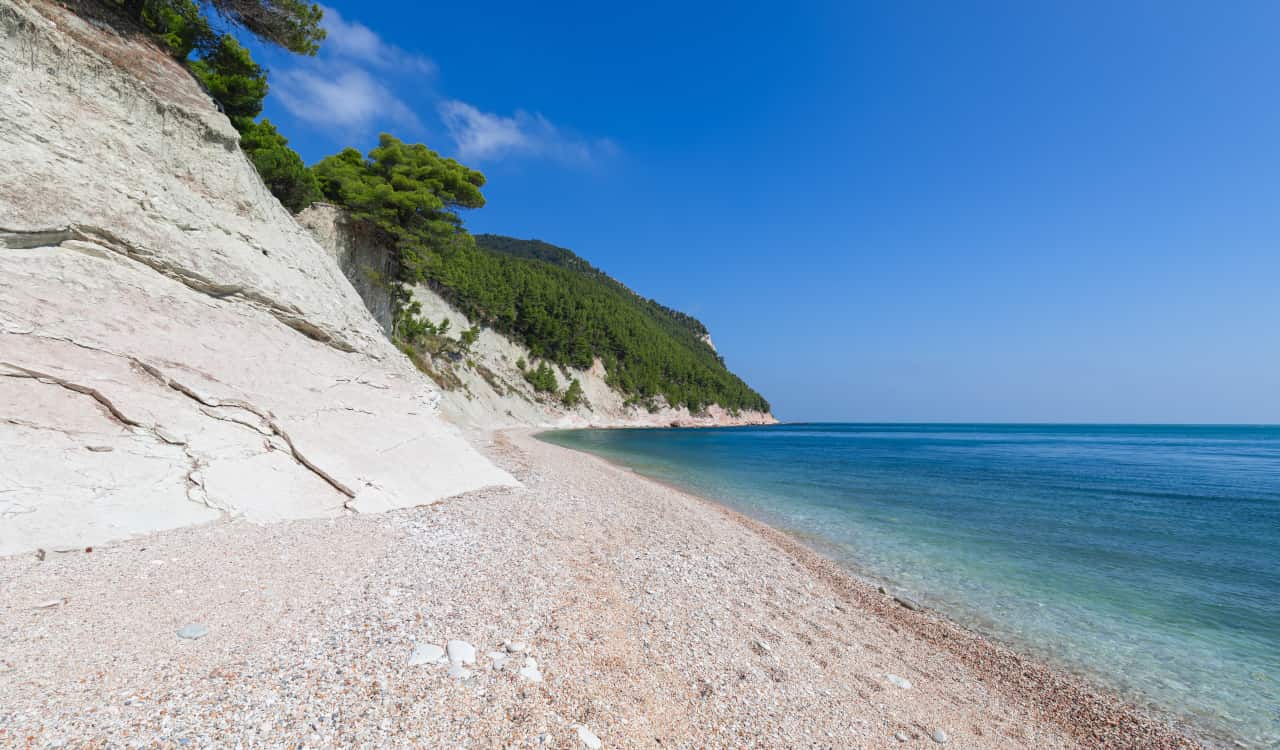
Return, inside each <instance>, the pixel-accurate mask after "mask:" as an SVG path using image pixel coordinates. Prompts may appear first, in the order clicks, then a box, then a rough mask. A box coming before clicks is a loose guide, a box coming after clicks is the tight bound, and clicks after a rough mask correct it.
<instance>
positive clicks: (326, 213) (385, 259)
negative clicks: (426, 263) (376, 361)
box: [297, 203, 397, 338]
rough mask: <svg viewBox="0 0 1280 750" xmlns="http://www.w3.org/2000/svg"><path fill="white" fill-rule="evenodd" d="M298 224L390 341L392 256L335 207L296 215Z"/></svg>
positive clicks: (318, 205)
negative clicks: (329, 258) (347, 284)
mask: <svg viewBox="0 0 1280 750" xmlns="http://www.w3.org/2000/svg"><path fill="white" fill-rule="evenodd" d="M297 220H298V224H300V225H302V226H303V227H304V228H306V229H307V230H308V231H310V232H311V235H312V236H313V237H315V239H316V241H317V242H319V243H320V246H321V247H323V248H324V250H325V252H326V253H328V254H329V257H331V258H333V260H334V262H335V263H337V264H338V268H340V269H342V273H343V275H344V276H346V277H347V280H348V281H350V282H351V286H352V287H354V288H355V290H356V293H357V294H359V295H360V299H361V300H363V301H364V305H365V307H366V308H368V310H369V313H370V314H371V315H373V319H374V320H376V321H378V325H379V327H381V328H382V332H383V335H385V336H387V337H388V338H390V336H391V326H392V322H393V321H392V315H393V310H392V303H391V293H390V291H389V288H388V286H387V285H388V283H389V282H391V281H394V280H395V278H396V272H397V268H396V263H395V261H394V259H393V258H394V256H393V255H392V254H391V253H389V252H387V248H386V246H385V245H384V244H382V243H380V242H379V241H378V239H377V238H375V237H374V236H372V233H371V232H370V231H369V230H368V229H366V228H364V227H362V226H361V225H360V224H358V223H356V222H353V221H351V220H350V219H349V218H348V217H347V215H346V213H345V212H344V211H342V209H340V208H338V207H337V206H334V205H331V204H328V203H316V204H314V205H313V206H311V207H310V208H308V209H307V210H305V211H303V212H302V213H300V214H298V216H297Z"/></svg>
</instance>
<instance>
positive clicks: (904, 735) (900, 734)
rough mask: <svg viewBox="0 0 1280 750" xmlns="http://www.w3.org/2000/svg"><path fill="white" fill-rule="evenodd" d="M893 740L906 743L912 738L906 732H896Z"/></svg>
mask: <svg viewBox="0 0 1280 750" xmlns="http://www.w3.org/2000/svg"><path fill="white" fill-rule="evenodd" d="M893 738H894V739H895V740H897V741H898V742H906V741H907V740H909V739H911V738H910V737H908V736H907V733H906V732H894V734H893Z"/></svg>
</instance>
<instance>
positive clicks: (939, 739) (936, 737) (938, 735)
mask: <svg viewBox="0 0 1280 750" xmlns="http://www.w3.org/2000/svg"><path fill="white" fill-rule="evenodd" d="M929 736H930V737H931V738H933V741H934V742H936V743H938V744H939V745H941V744H943V743H945V742H946V741H947V740H948V739H949V738H948V737H947V733H946V731H945V730H943V729H942V728H938V729H934V730H933V731H932V732H930V733H929Z"/></svg>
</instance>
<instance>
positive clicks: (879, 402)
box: [257, 0, 1280, 423]
mask: <svg viewBox="0 0 1280 750" xmlns="http://www.w3.org/2000/svg"><path fill="white" fill-rule="evenodd" d="M330 2H331V5H330V8H331V10H330V12H329V14H328V22H327V25H328V27H329V29H330V39H329V40H328V42H326V45H325V48H324V49H323V51H322V52H321V54H320V55H319V56H318V57H317V58H314V59H308V58H299V57H296V56H290V55H287V54H282V53H276V52H270V51H266V50H260V51H258V53H257V54H258V56H259V58H260V59H264V60H265V61H266V62H267V64H268V65H269V66H270V68H271V71H272V93H271V96H269V97H268V101H267V110H266V114H267V116H268V117H270V118H271V119H272V120H273V121H275V122H276V123H277V125H279V126H280V128H281V130H282V131H283V132H284V133H285V134H286V135H287V136H288V137H289V138H290V139H291V142H292V143H293V145H294V146H295V147H296V148H297V149H298V150H299V151H300V152H301V153H302V154H303V157H304V158H305V159H307V160H308V162H311V161H314V160H317V159H319V158H321V157H323V156H324V155H326V154H329V153H332V152H335V151H337V150H339V149H340V148H341V147H343V146H347V145H351V146H355V147H357V148H360V149H361V150H367V149H368V148H370V147H371V146H372V145H373V144H374V143H375V141H376V137H377V134H378V133H379V132H381V131H388V132H392V133H395V134H397V135H399V136H400V137H402V138H404V139H406V140H413V141H422V142H424V143H427V144H428V145H430V146H431V147H432V148H434V149H436V150H437V151H440V152H442V153H445V154H447V155H451V156H455V157H457V158H459V159H460V160H462V161H463V162H464V163H467V164H469V165H471V166H475V167H477V168H479V169H481V170H482V171H484V172H485V174H486V175H487V176H488V178H489V184H488V186H487V188H486V190H485V193H486V196H487V198H488V202H489V204H488V206H486V207H485V208H483V209H481V210H478V211H475V212H471V213H469V214H468V215H467V217H466V220H467V224H468V226H469V227H470V228H471V229H472V230H473V231H477V232H498V233H503V234H509V235H513V236H517V237H536V238H539V239H543V240H546V241H549V242H553V243H555V244H559V245H563V246H566V247H569V248H572V249H573V250H575V251H577V252H579V253H580V254H581V255H583V256H584V257H586V258H587V259H588V260H590V261H591V262H593V263H595V264H596V265H598V266H600V267H602V268H604V269H605V270H606V271H608V272H610V273H611V274H612V275H614V276H616V277H617V278H619V279H621V280H622V281H624V282H625V283H627V284H629V285H630V286H632V287H633V288H634V289H636V290H637V291H639V292H641V293H642V294H645V295H648V296H652V297H655V298H657V299H658V300H660V301H662V302H664V303H666V304H669V305H671V306H673V307H676V308H679V309H682V310H685V311H687V312H690V313H692V314H694V315H696V316H698V317H699V318H701V319H702V320H703V321H704V322H705V323H706V324H707V325H708V327H709V328H710V329H711V331H712V335H713V337H714V338H715V340H716V343H717V345H718V346H719V347H720V349H721V352H722V353H723V354H724V355H725V357H726V359H727V361H728V363H729V365H730V366H731V367H732V368H733V369H734V370H735V371H736V372H738V373H740V374H741V375H742V376H743V377H744V378H746V379H747V381H748V382H750V383H751V384H753V385H754V386H756V387H757V388H758V389H759V390H761V391H762V392H763V393H764V394H765V395H766V397H768V398H769V399H770V400H771V401H772V402H773V404H774V406H775V411H776V413H777V414H778V416H779V417H780V418H783V419H793V420H821V419H827V420H913V421H914V420H991V421H1105V422H1128V421H1139V422H1268V423H1280V291H1278V287H1280V247H1278V244H1280V96H1278V95H1277V92H1280V45H1277V44H1276V43H1275V39H1276V33H1277V30H1278V29H1280V4H1276V3H1271V2H1257V3H1252V2H1233V3H1226V4H1223V3H1208V2H1198V3H1178V2H1127V3H1112V2H1097V3H1094V2H1074V3H1049V2H1043V3H1039V2H973V3H964V4H962V3H937V2H912V1H911V0H904V1H903V2H891V3H890V2H878V3H857V2H832V3H823V2H818V3H806V2H798V3H790V4H787V5H785V6H782V5H778V4H768V5H765V4H756V3H711V2H708V3H701V4H699V3H687V2H683V3H674V2H665V1H659V2H653V3H648V4H633V6H632V7H625V8H617V7H613V5H614V4H600V3H554V2H548V3H527V2H522V3H513V2H512V3H509V2H501V1H498V2H489V3H483V4H476V3H451V4H434V3H433V4H429V5H428V4H420V3H398V2H383V3H350V2H343V1H342V0H330Z"/></svg>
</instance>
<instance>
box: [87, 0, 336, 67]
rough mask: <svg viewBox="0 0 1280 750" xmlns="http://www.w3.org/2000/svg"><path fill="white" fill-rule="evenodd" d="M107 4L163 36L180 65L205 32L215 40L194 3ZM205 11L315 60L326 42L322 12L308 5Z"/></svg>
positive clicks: (260, 4) (219, 3) (254, 2)
mask: <svg viewBox="0 0 1280 750" xmlns="http://www.w3.org/2000/svg"><path fill="white" fill-rule="evenodd" d="M107 1H108V2H116V3H118V4H119V5H120V7H121V8H122V9H123V10H124V12H125V13H126V14H127V15H128V16H129V17H130V18H132V19H134V20H135V21H138V22H140V23H142V24H143V25H144V26H146V27H147V28H148V29H150V30H152V31H154V32H157V33H160V34H161V35H162V36H164V38H165V42H166V44H168V45H169V47H170V49H171V50H172V51H173V52H174V53H175V54H176V55H177V56H178V57H179V59H185V58H186V56H187V55H188V54H190V53H191V51H192V50H193V49H195V48H197V47H199V46H201V39H202V38H201V32H202V30H203V34H204V39H206V40H209V41H212V38H213V37H216V34H215V33H214V32H213V30H212V25H211V24H210V23H209V20H208V17H207V16H205V15H204V14H203V13H202V12H201V8H200V7H197V5H196V3H193V2H192V1H191V0H107ZM202 5H204V6H205V7H209V8H211V9H212V10H213V11H214V12H215V13H216V14H217V15H218V16H219V17H220V18H222V19H223V20H224V21H227V22H228V23H230V24H231V25H233V26H236V27H238V28H241V29H244V30H245V31H248V32H249V33H250V34H253V35H254V36H256V37H258V38H259V39H261V40H262V41H264V42H266V43H268V44H274V45H278V46H280V47H284V48H285V49H287V50H289V51H290V52H297V53H299V54H303V55H314V54H315V53H316V52H317V51H318V50H319V49H320V42H321V41H323V40H324V37H325V31H324V28H323V27H322V26H321V25H320V20H321V18H322V17H323V16H324V12H323V11H322V10H321V9H320V6H319V5H316V4H314V3H308V2H305V1H304V0H205V2H204V3H202ZM162 29H163V30H162ZM170 34H175V35H176V36H174V37H173V40H172V41H173V42H175V43H170V37H169V35H170ZM192 35H194V36H192Z"/></svg>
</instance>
